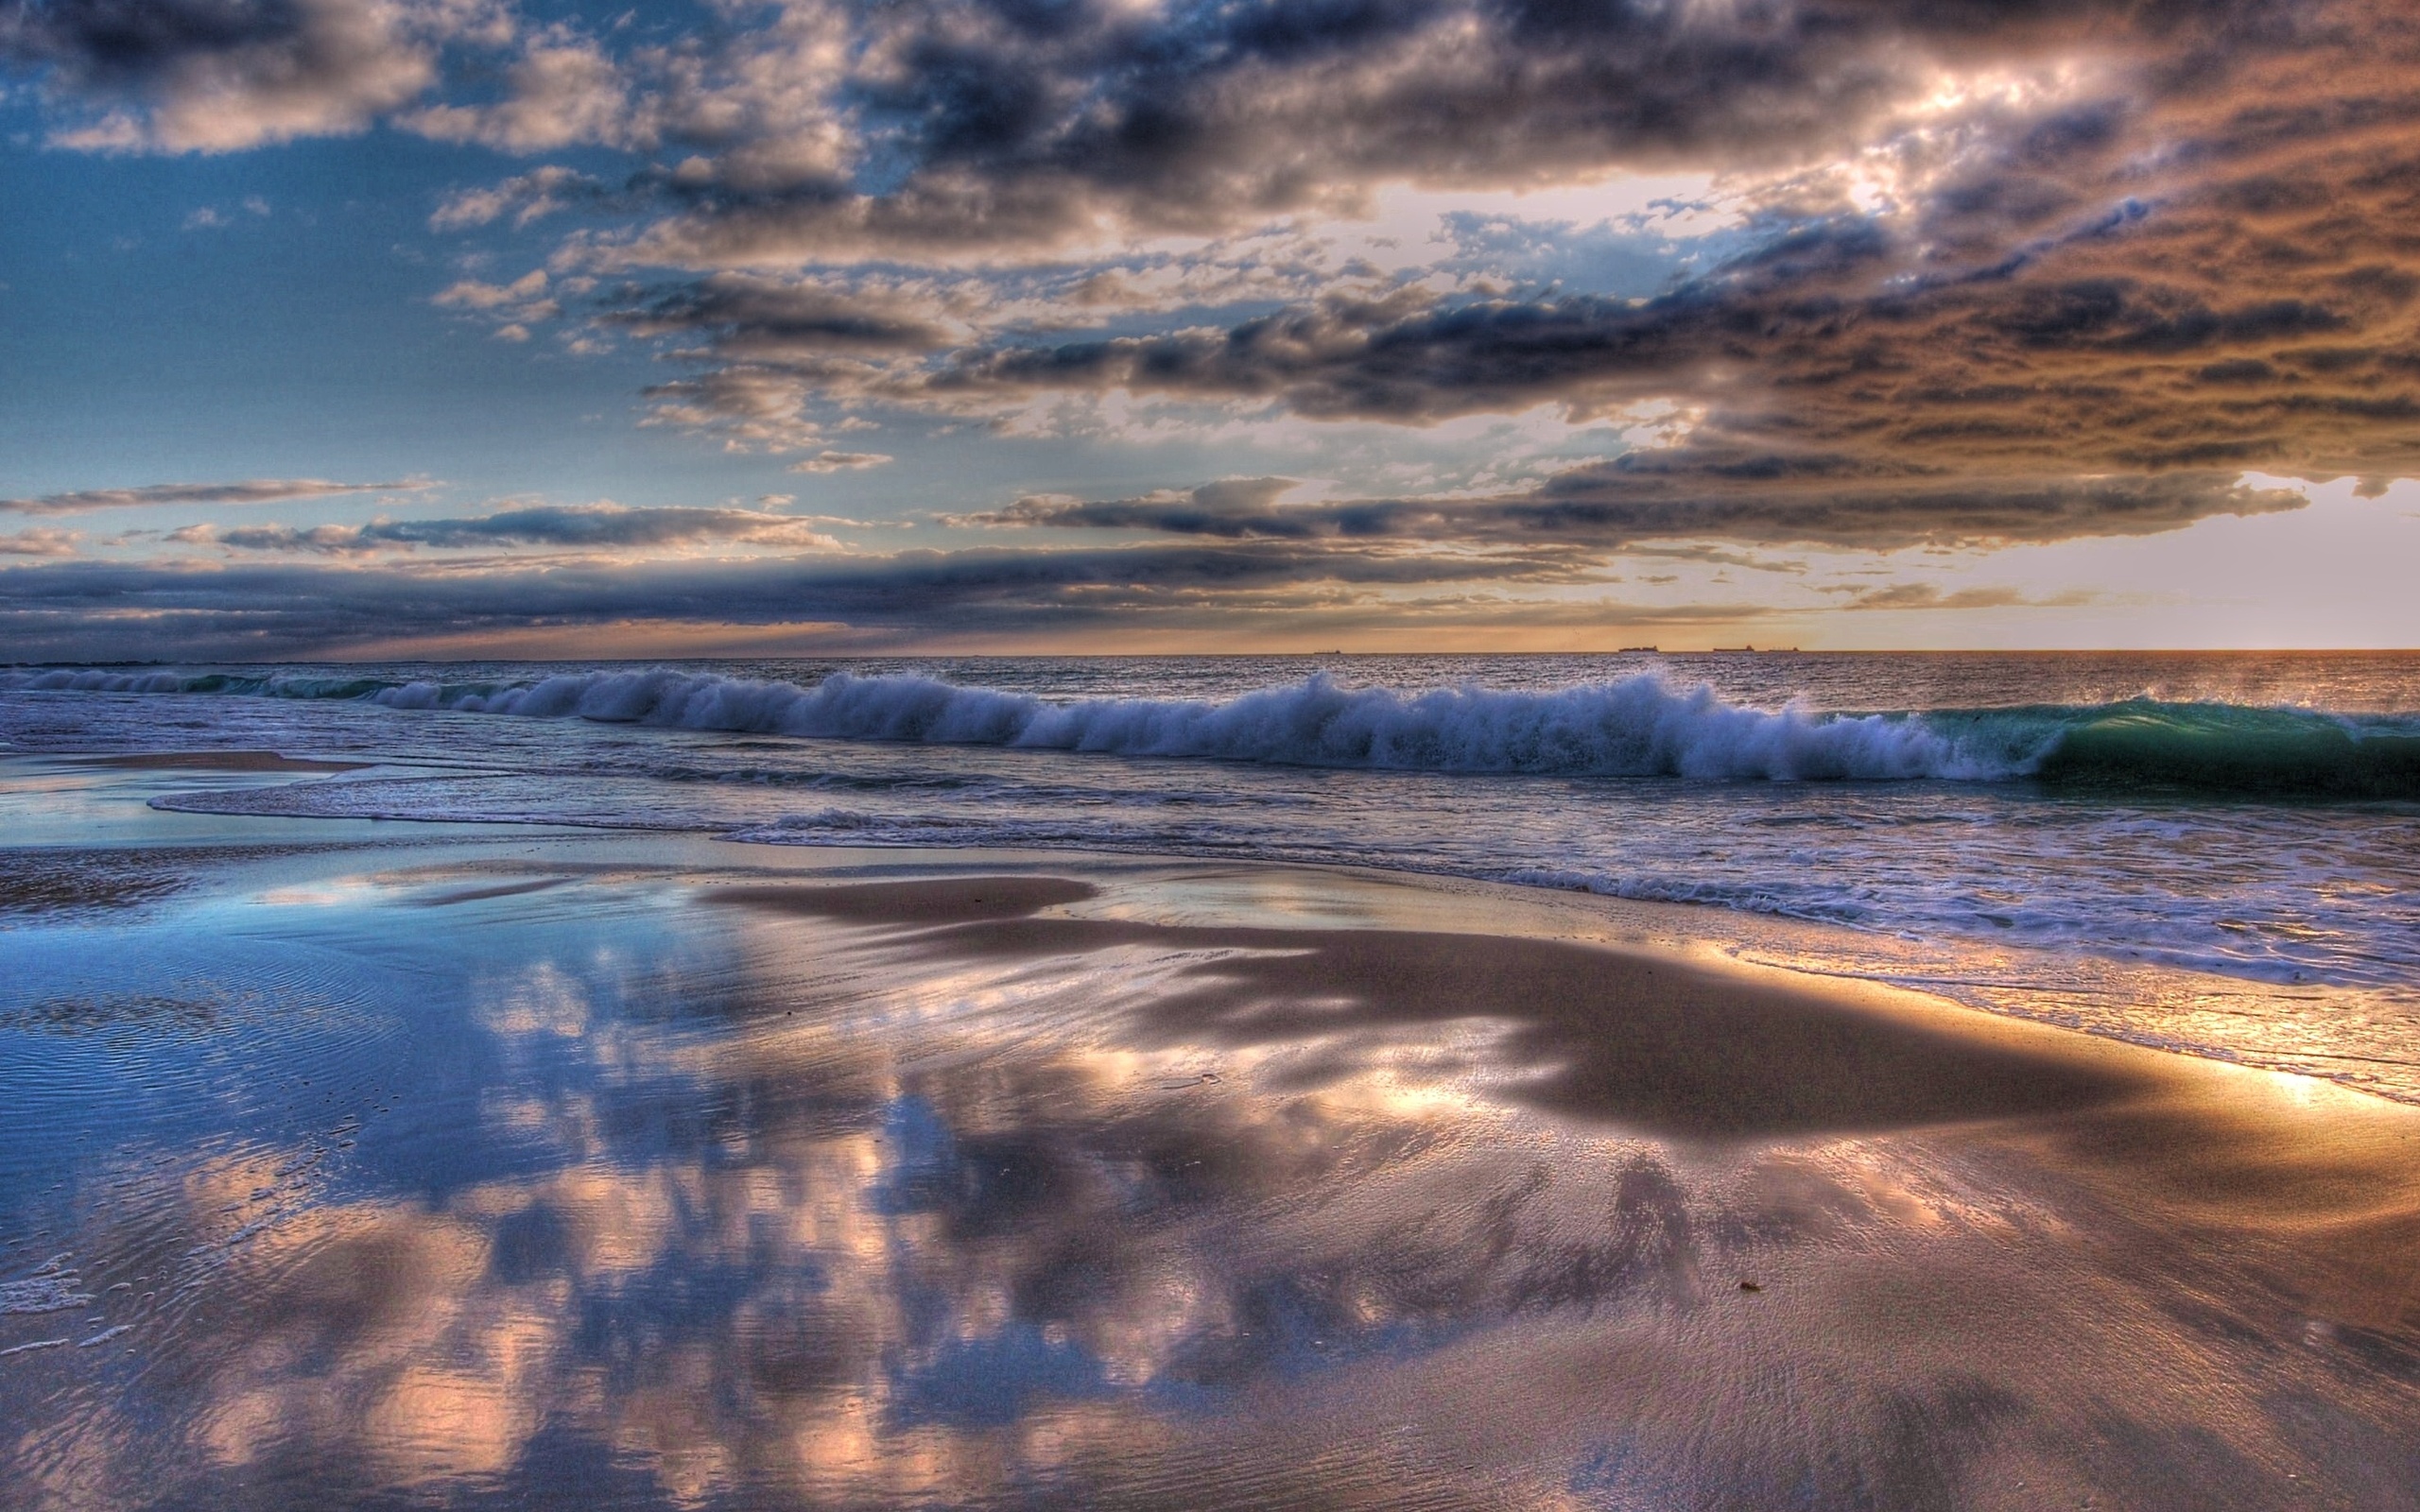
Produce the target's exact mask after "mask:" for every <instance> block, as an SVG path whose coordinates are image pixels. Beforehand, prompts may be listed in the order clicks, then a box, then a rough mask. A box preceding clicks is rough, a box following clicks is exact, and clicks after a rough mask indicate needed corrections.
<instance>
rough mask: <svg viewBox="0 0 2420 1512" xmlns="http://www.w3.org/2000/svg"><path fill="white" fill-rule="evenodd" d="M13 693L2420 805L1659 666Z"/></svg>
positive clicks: (2365, 771) (2289, 740) (2102, 711)
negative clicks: (1827, 708)
mask: <svg viewBox="0 0 2420 1512" xmlns="http://www.w3.org/2000/svg"><path fill="white" fill-rule="evenodd" d="M0 687H10V688H31V689H56V690H82V691H91V692H104V693H189V694H218V695H250V696H261V697H283V698H338V699H356V700H361V701H366V702H371V703H376V704H381V705H384V706H386V707H389V708H393V709H407V710H450V711H456V712H460V713H491V714H514V715H521V716H524V717H532V718H573V717H577V718H583V719H591V720H599V721H608V722H614V723H627V724H640V725H654V726H661V727H666V728H671V729H679V730H717V731H726V732H731V733H745V734H763V735H787V736H797V737H804V738H811V739H822V740H853V741H898V742H908V743H915V744H930V745H962V746H994V747H1007V748H1012V749H1026V750H1064V751H1084V752H1097V753H1102V754H1112V755H1120V756H1140V757H1191V758H1207V759H1215V760H1222V761H1235V762H1247V763H1260V764H1268V765H1292V766H1320V767H1338V768H1349V769H1362V770H1375V771H1405V772H1459V773H1472V774H1490V773H1518V774H1532V775H1540V776H1566V777H1682V778H1699V779H1722V780H1734V781H1737V780H1764V781H1771V782H1809V781H1862V782H1906V781H1915V780H1925V779H1930V780H1935V781H1947V782H1994V781H2004V780H2009V779H2014V778H2035V779H2038V780H2040V781H2042V782H2048V783H2052V784H2056V785H2060V786H2065V787H2077V788H2110V789H2118V788H2126V789H2133V788H2161V787H2167V788H2180V789H2188V790H2195V791H2203V792H2219V793H2236V794H2246V795H2270V796H2288V797H2291V796H2308V797H2330V798H2345V797H2352V798H2385V799H2413V798H2420V721H2414V720H2413V719H2411V718H2410V717H2406V716H2393V715H2361V716H2352V715H2334V714H2328V713H2317V712H2312V711H2308V710H2292V709H2286V710H2277V709H2246V708H2240V707H2237V706H2234V705H2226V704H2176V703H2162V702H2157V701H2154V700H2151V699H2134V700H2128V701H2125V702H2120V703H2114V704H2099V705H2089V706H2083V707H2070V706H2042V707H2035V708H2021V709H1979V710H1933V711H1926V712H1903V713H1821V712H1818V711H1815V710H1813V709H1810V708H1808V707H1806V705H1804V704H1801V703H1797V702H1792V703H1790V704H1788V705H1785V706H1784V707H1782V708H1779V709H1770V710H1768V709H1756V708H1751V707H1747V706H1744V705H1740V704H1735V703H1731V702H1727V701H1725V700H1724V699H1723V698H1722V697H1721V696H1720V695H1718V694H1717V693H1716V692H1715V691H1714V689H1713V688H1712V687H1710V686H1708V685H1706V684H1703V683H1700V684H1697V685H1695V686H1691V687H1676V686H1674V685H1672V684H1670V683H1668V682H1666V681H1664V680H1663V679H1659V678H1657V677H1655V676H1653V675H1651V674H1643V675H1640V676H1636V677H1632V678H1628V679H1623V680H1620V681H1616V682H1603V683H1582V684H1576V685H1573V686H1569V687H1564V688H1556V689H1550V690H1546V691H1539V692H1512V691H1503V690H1496V689H1487V688H1480V687H1476V686H1463V687H1457V688H1443V689H1435V690H1431V691H1428V692H1423V693H1400V692H1396V691H1394V690H1392V689H1388V688H1382V687H1353V686H1348V685H1345V684H1342V683H1340V682H1338V681H1336V680H1335V679H1332V678H1330V677H1329V676H1327V675H1326V674H1324V673H1322V674H1320V675H1317V676H1314V677H1311V678H1309V679H1306V680H1305V681H1303V682H1299V683H1291V684H1288V685H1285V686H1282V687H1274V688H1266V689H1262V690H1260V691H1258V692H1254V693H1250V694H1245V695H1243V696H1239V697H1236V698H1233V699H1229V700H1226V701H1224V702H1211V701H1207V700H1201V699H1162V698H1128V697H1120V698H1088V699H1080V700H1074V701H1064V702H1063V701H1056V700H1052V699H1047V698H1043V697H1037V696H1033V695H1030V694H1024V693H1014V692H1008V691H1004V690H1000V689H994V688H980V687H968V686H964V685H961V684H958V683H952V682H946V681H943V680H942V679H938V678H931V677H925V676H921V675H915V674H885V675H878V676H858V675H855V674H851V673H846V672H835V673H833V674H831V675H830V676H828V677H826V678H824V679H822V680H821V681H820V682H817V683H815V684H813V685H811V686H802V685H800V684H797V683H791V682H781V681H768V680H760V679H746V678H731V677H723V676H719V675H717V674H712V673H700V672H685V671H681V670H678V669H674V668H666V667H656V668H648V669H628V670H604V671H579V672H563V673H559V674H556V675H554V676H551V677H546V678H541V679H535V680H518V681H497V682H462V683H451V682H438V681H431V680H409V681H400V680H391V679H386V680H382V679H375V678H365V677H336V676H327V675H318V674H302V673H290V672H284V673H271V674H259V675H246V674H238V673H228V672H212V673H184V672H171V671H152V670H145V671H140V672H130V671H103V670H74V669H59V670H49V671H36V672H24V673H13V674H8V675H5V676H0Z"/></svg>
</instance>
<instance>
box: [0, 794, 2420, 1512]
mask: <svg viewBox="0 0 2420 1512" xmlns="http://www.w3.org/2000/svg"><path fill="white" fill-rule="evenodd" d="M263 833H264V834H278V835H286V834H302V833H308V834H313V835H317V836H320V837H321V838H322V841H323V843H324V842H328V841H332V840H335V839H341V838H343V837H345V836H347V835H353V836H354V838H355V839H356V840H357V841H358V842H359V843H357V844H356V845H354V848H352V849H320V850H315V851H307V852H306V851H296V852H293V853H281V854H274V855H271V854H267V853H263V854H257V855H250V856H238V855H237V854H235V853H234V852H233V851H230V852H227V853H225V854H224V855H222V856H221V857H219V858H218V859H216V860H213V859H211V858H210V856H209V855H208V854H207V850H206V848H195V849H194V850H192V851H190V852H188V851H178V852H175V853H174V854H165V853H164V858H163V859H160V860H159V862H158V865H159V867H160V868H164V869H176V868H183V872H184V874H183V875H182V879H181V881H180V883H179V885H177V886H175V887H174V888H173V889H168V890H164V891H160V892H157V893H145V894H143V895H141V896H128V897H125V898H121V899H115V900H111V899H109V898H107V897H105V896H104V895H105V893H106V889H100V888H96V889H93V890H91V891H90V893H89V896H90V897H91V898H93V899H98V900H100V902H94V903H92V905H91V906H88V907H86V908H84V909H82V910H81V911H78V912H77V913H75V914H73V915H61V914H60V913H58V912H57V911H48V912H45V911H43V910H41V909H38V908H17V909H15V910H14V911H13V912H12V911H10V910H11V909H12V907H13V905H12V903H11V902H10V900H9V898H8V897H7V896H6V895H0V927H5V931H6V932H5V933H0V953H5V954H7V955H8V956H9V960H10V962H11V964H12V970H11V971H9V973H8V985H7V986H6V988H0V1151H5V1152H6V1153H5V1154H0V1244H5V1246H6V1247H5V1248H4V1249H0V1283H5V1284H6V1285H7V1286H8V1287H9V1288H10V1289H9V1290H7V1291H5V1292H0V1308H6V1309H8V1310H9V1311H7V1312H6V1313H5V1314H0V1350H11V1349H13V1350H16V1351H19V1352H15V1353H0V1503H6V1504H9V1505H12V1506H13V1505H25V1506H44V1507H49V1506H62V1507H63V1506H88V1505H98V1504H110V1505H127V1506H144V1505H178V1506H185V1505H218V1506H261V1507H287V1506H297V1507H299V1506H324V1505H330V1504H375V1505H384V1504H399V1505H400V1504H426V1503H432V1502H433V1503H446V1504H459V1505H488V1504H498V1505H515V1506H568V1505H579V1506H582V1507H594V1506H626V1505H627V1506H658V1505H665V1506H675V1505H677V1506H748V1507H771V1506H793V1505H795V1506H873V1505H915V1506H923V1505H1081V1506H1135V1507H1159V1506H1171V1505H1182V1506H1204V1507H1221V1506H1236V1507H1244V1506H1255V1507H1256V1506H1304V1507H1362V1506H1367V1507H1391V1508H1392V1507H1508V1508H1509V1507H1521V1508H1530V1507H1590V1508H1598V1507H1602V1508H1634V1507H1635V1508H1679V1507H1709V1508H1713V1507H1721V1508H1731V1507H1738V1508H1767V1507H1815V1508H1834V1507H1840V1508H1848V1507H1978V1508H2019V1507H2024V1508H2034V1507H2077V1506H2085V1505H2090V1506H2099V1507H2148V1508H2167V1507H2175V1508H2187V1507H2191V1508H2204V1507H2261V1508H2269V1507H2303V1506H2308V1507H2359V1508H2371V1507H2376V1508H2395V1507H2412V1506H2420V1109H2414V1108H2406V1107H2403V1106H2401V1105H2397V1104H2393V1103H2388V1102H2384V1101H2380V1100H2377V1099H2374V1098H2370V1097H2366V1096H2363V1095H2361V1094H2359V1093H2355V1092H2351V1091H2345V1090H2343V1089H2341V1088H2338V1087H2335V1086H2333V1085H2330V1084H2327V1083H2324V1082H2318V1081H2312V1080H2308V1079H2304V1078H2298V1077H2292V1076H2286V1075H2280V1074H2272V1073H2266V1072H2256V1071H2250V1070H2245V1069H2241V1068H2236V1067H2230V1066H2224V1065H2220V1064H2215V1063H2211V1062H2206V1061H2198V1060H2191V1059H2186V1058H2183V1057H2175V1056H2170V1055H2166V1054H2162V1053H2159V1052H2156V1051H2152V1050H2148V1049H2143V1048H2139V1047H2135V1046H2132V1045H2126V1044H2121V1043H2117V1042H2114V1041H2111V1040H2102V1039H2096V1038H2092V1037H2087V1036H2083V1035H2078V1034H2074V1033H2070V1032H2066V1031H2063V1030H2059V1029H2055V1028H2049V1027H2045V1026H2042V1025H2038V1024H2032V1023H2026V1022H2016V1021H2013V1020H2007V1019H2000V1018H1995V1017H1990V1016H1986V1015H1982V1014H1978V1013H1974V1012H1971V1011H1969V1010H1965V1009H1962V1008H1958V1007H1954V1006H1951V1005H1945V1004H1941V1003H1938V1002H1935V1001H1931V1000H1927V999H1923V998H1919V997H1916V996H1913V995H1911V994H1906V993H1898V992H1893V991H1891V990H1888V989H1884V988H1868V987H1861V986H1854V985H1847V984H1841V983H1837V982H1826V981H1822V980H1817V979H1811V978H1806V977H1803V976H1797V975H1794V974H1792V973H1789V972H1786V971H1772V970H1760V969H1759V970H1752V969H1749V968H1746V967H1742V966H1738V965H1737V964H1735V963H1729V962H1726V961H1724V960H1723V959H1721V958H1720V956H1719V955H1718V954H1715V953H1713V952H1709V951H1703V950H1690V949H1672V948H1661V947H1656V946H1652V945H1651V944H1649V943H1647V942H1646V939H1645V936H1647V935H1648V934H1651V933H1654V931H1651V930H1647V929H1645V928H1644V927H1643V926H1641V927H1634V921H1635V919H1639V918H1646V917H1648V916H1646V915H1644V914H1634V915H1625V914H1624V913H1623V912H1622V911H1621V910H1620V909H1619V908H1618V907H1616V906H1614V905H1603V906H1599V905H1598V904H1596V903H1593V902H1591V903H1587V904H1581V903H1575V902H1570V901H1567V900H1542V899H1536V898H1531V897H1529V896H1525V895H1522V894H1518V893H1515V892H1512V891H1509V890H1496V889H1487V888H1478V887H1467V886H1457V887H1445V886H1430V885H1417V884H1412V883H1408V882H1405V881H1403V880H1401V879H1388V878H1378V877H1369V876H1359V875H1353V874H1346V873H1335V872H1322V871H1309V870H1303V869H1299V868H1295V869H1287V868H1242V867H1220V866H1208V865H1201V864H1151V863H1139V862H1132V861H1086V860H1082V859H1080V858H1068V857H1031V856H975V855H964V854H958V855H952V854H947V853H931V854H921V855H920V854H917V853H912V852H886V853H874V852H812V851H778V850H773V849H771V848H752V847H744V846H736V845H722V844H717V843H713V842H704V841H687V840H668V839H650V838H645V837H628V836H610V835H600V836H593V837H587V838H579V837H572V838H560V837H558V838H547V837H536V836H527V837H517V838H516V837H511V836H510V835H508V836H506V837H504V838H495V837H493V836H490V837H481V838H460V837H458V838H452V839H448V840H446V841H444V842H443V843H442V844H436V843H428V842H423V843H419V844H416V845H413V846H411V847H408V848H406V847H398V846H389V845H380V844H373V843H371V840H370V837H369V835H368V833H367V831H366V828H364V829H361V830H360V831H359V832H358V833H356V832H355V831H349V830H344V829H342V828H341V827H330V828H326V829H320V830H311V829H307V828H305V829H294V828H286V829H279V828H277V827H275V826H273V825H265V826H264V827H263ZM53 859H54V861H55V862H58V858H56V857H54V858H53ZM58 864H60V865H68V863H65V862H58ZM95 910H98V912H95ZM1697 917H1698V916H1695V915H1691V914H1686V913H1683V912H1675V911H1666V912H1665V913H1664V914H1662V915H1657V916H1654V919H1655V921H1656V925H1657V928H1658V929H1665V930H1667V932H1668V926H1669V925H1670V922H1671V920H1672V919H1675V918H1678V919H1682V920H1683V921H1684V923H1688V922H1690V921H1692V920H1695V919H1697ZM1626 919H1627V920H1631V922H1626ZM1704 923H1705V924H1706V925H1707V926H1709V927H1710V926H1712V925H1714V924H1716V923H1719V920H1705V921H1704ZM67 1297H75V1298H79V1299H80V1300H78V1301H76V1302H74V1303H73V1304H72V1305H57V1304H61V1299H62V1298H67ZM121 1329H122V1330H123V1332H112V1331H116V1330H121Z"/></svg>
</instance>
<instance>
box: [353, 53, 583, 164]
mask: <svg viewBox="0 0 2420 1512" xmlns="http://www.w3.org/2000/svg"><path fill="white" fill-rule="evenodd" d="M505 87H506V92H507V93H506V95H505V97H504V98H503V99H502V100H500V101H498V102H496V103H495V104H493V105H431V106H428V107H426V108H424V109H422V110H417V111H410V112H406V113H404V114H403V115H401V116H399V117H397V124H398V125H401V126H402V127H404V128H405V129H406V130H411V131H417V132H419V133H420V134H421V135H423V136H427V137H434V138H436V139H437V140H439V141H441V142H475V143H478V144H479V145H480V146H490V147H494V148H496V149H497V150H498V151H502V152H520V153H527V152H545V151H550V150H552V149H554V148H557V147H566V146H574V145H575V144H604V145H619V144H622V143H624V142H625V141H626V140H627V139H628V135H629V116H630V100H629V85H628V82H627V81H626V80H625V79H624V78H623V77H622V71H621V69H620V68H619V67H618V66H616V65H615V63H614V60H612V59H610V58H608V57H606V56H605V53H604V52H603V50H602V49H601V48H599V47H598V45H597V44H596V42H595V41H594V40H592V39H590V38H586V37H582V36H580V35H579V34H578V33H577V32H574V31H572V30H571V29H570V28H568V27H566V26H549V27H546V28H545V29H544V30H543V31H540V32H538V33H537V34H535V35H534V36H532V37H530V38H528V39H527V43H525V45H524V48H523V51H522V54H521V57H520V59H519V60H518V61H516V62H514V63H513V65H512V66H511V68H510V70H509V71H508V73H507V75H506V77H505Z"/></svg>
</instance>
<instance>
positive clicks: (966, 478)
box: [0, 0, 2420, 661]
mask: <svg viewBox="0 0 2420 1512" xmlns="http://www.w3.org/2000/svg"><path fill="white" fill-rule="evenodd" d="M2416 297H2420V11H2415V10H2414V9H2413V8H2411V6H2410V5H2409V4H2408V0H1997V3H1995V0H1214V3H1193V0H773V3H761V4H760V3H735V0H733V3H727V0H698V3H695V4H688V3H648V4H640V5H636V6H626V5H623V4H609V5H597V6H584V5H578V4H558V3H546V0H529V3H516V0H0V660H19V661H37V660H41V661H103V660H112V661H113V660H147V659H158V660H184V661H199V660H239V659H241V660H288V659H303V658H310V659H369V658H389V657H404V656H431V657H489V656H531V657H597V656H616V655H619V656H649V657H653V656H730V655H775V654H804V655H821V654H871V653H880V652H908V653H918V652H940V651H957V652H977V651H1002V652H1010V651H1065V652H1085V651H1099V652H1126V651H1152V652H1194V651H1198V652H1222V651H1262V650H1271V651H1286V650H1323V649H1332V648H1341V649H1354V650H1457V649H1494V650H1587V649H1600V648H1601V649H1610V648H1616V647H1622V646H1630V645H1638V644H1658V645H1662V646H1664V647H1666V648H1668V649H1684V648H1695V647H1703V646H1708V645H1736V644H1759V645H1799V646H1805V647H1807V648H1810V649H1811V648H1817V647H1841V648H1849V647H1876V648H1922V647H1940V648H1963V647H2001V646H2005V647H2130V646H2142V647H2204V646H2254V647H2325V646H2411V645H2420V593H2414V592H2412V590H2411V579H2412V577H2413V576H2414V570H2415V568H2420V481H2414V480H2420V329H2416V323H2420V303H2415V298H2416Z"/></svg>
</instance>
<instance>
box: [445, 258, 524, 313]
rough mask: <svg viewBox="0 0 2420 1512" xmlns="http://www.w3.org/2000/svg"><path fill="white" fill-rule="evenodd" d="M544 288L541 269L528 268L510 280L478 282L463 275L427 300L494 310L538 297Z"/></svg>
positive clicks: (470, 308) (458, 306) (453, 305)
mask: <svg viewBox="0 0 2420 1512" xmlns="http://www.w3.org/2000/svg"><path fill="white" fill-rule="evenodd" d="M545 292H546V272H545V269H544V268H531V269H530V270H529V271H528V272H527V273H524V274H523V275H521V277H519V278H517V279H514V280H513V281H512V282H511V283H480V282H479V281H478V280H477V279H475V278H466V279H463V280H461V281H459V282H458V283H453V284H450V285H448V286H447V287H446V288H445V289H444V290H443V291H442V292H441V293H438V294H436V295H434V296H432V297H431V298H430V300H429V302H430V303H431V304H438V305H443V306H444V307H446V308H448V309H454V310H494V309H501V308H502V307H504V306H505V305H508V304H518V303H522V302H525V301H531V300H536V299H539V298H541V297H543V296H544V294H545Z"/></svg>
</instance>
